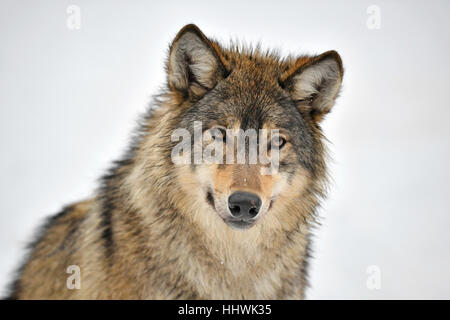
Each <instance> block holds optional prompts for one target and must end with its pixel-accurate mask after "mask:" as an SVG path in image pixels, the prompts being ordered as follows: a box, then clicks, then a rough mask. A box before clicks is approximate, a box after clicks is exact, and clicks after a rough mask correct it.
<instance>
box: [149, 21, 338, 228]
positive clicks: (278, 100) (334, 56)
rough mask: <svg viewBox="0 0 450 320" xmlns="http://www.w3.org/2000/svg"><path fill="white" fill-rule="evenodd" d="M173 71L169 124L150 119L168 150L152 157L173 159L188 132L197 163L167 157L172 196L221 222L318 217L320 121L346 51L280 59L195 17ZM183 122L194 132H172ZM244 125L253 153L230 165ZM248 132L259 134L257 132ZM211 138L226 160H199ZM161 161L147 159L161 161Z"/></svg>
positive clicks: (176, 51)
mask: <svg viewBox="0 0 450 320" xmlns="http://www.w3.org/2000/svg"><path fill="white" fill-rule="evenodd" d="M166 69H167V84H168V89H167V93H166V95H165V97H164V99H163V100H164V102H163V103H161V104H162V105H164V106H165V107H163V108H162V109H161V110H160V111H159V112H160V114H159V116H157V117H159V120H158V121H159V122H160V124H158V125H155V124H149V127H151V129H149V130H151V131H152V134H153V135H156V136H158V137H159V138H158V139H156V138H152V139H153V140H152V141H153V143H148V146H147V147H148V149H150V148H153V149H157V150H163V151H161V152H162V153H163V154H164V155H163V156H162V155H161V156H157V155H155V154H154V155H153V156H152V157H150V158H153V159H154V160H155V161H156V159H161V158H164V159H168V158H169V153H171V157H172V162H174V161H173V154H174V150H177V151H180V150H178V149H177V146H179V145H180V140H183V141H184V147H183V148H181V149H182V152H181V153H182V154H184V156H185V157H187V158H186V159H188V160H189V161H187V162H183V163H181V164H180V163H178V164H174V163H171V164H170V168H168V167H167V164H161V163H160V166H161V167H162V166H164V167H165V168H167V169H166V170H164V171H162V172H164V173H163V174H161V173H160V175H159V176H160V177H161V178H160V179H159V180H158V182H155V183H157V184H158V185H161V186H162V185H166V186H167V185H170V187H169V188H166V189H165V190H166V191H164V192H167V194H164V195H161V196H163V197H167V196H170V197H171V199H172V200H171V202H172V203H173V204H174V205H177V206H178V207H179V208H180V210H182V211H184V212H185V213H186V214H187V215H190V218H191V219H194V220H198V221H201V222H202V223H203V224H208V223H209V224H210V225H211V224H217V223H219V222H217V221H220V223H221V224H222V226H226V227H227V228H229V227H231V228H232V229H234V230H235V229H239V230H246V229H249V228H251V227H254V226H258V225H259V226H260V227H261V228H262V227H266V228H282V229H288V228H293V227H295V226H296V225H297V224H298V221H301V220H304V219H307V218H308V217H310V216H311V215H312V214H313V213H314V208H315V206H316V205H317V203H318V201H319V199H320V198H321V196H323V194H324V182H325V180H326V170H325V169H326V167H325V157H326V153H325V149H324V145H323V142H322V138H323V137H322V133H321V129H320V122H321V120H322V119H323V117H324V115H326V114H327V113H328V112H330V110H331V108H332V107H333V104H334V101H335V99H336V97H337V95H338V93H339V90H340V86H341V82H342V76H343V68H342V62H341V58H340V56H339V55H338V53H337V52H335V51H328V52H325V53H323V54H321V55H318V56H312V57H310V56H300V57H295V58H294V57H289V58H286V59H280V58H279V57H278V56H277V55H275V54H272V53H270V52H267V53H262V52H259V50H256V49H245V48H241V47H238V46H234V47H233V46H232V47H229V48H225V47H222V46H220V45H219V44H218V43H217V42H215V41H213V40H211V39H209V38H207V37H206V36H205V35H204V34H203V33H202V32H201V31H200V29H199V28H198V27H196V26H195V25H187V26H185V27H184V28H183V29H181V30H180V31H179V33H178V34H177V36H176V37H175V39H174V41H173V43H172V44H171V46H170V52H169V57H168V61H167V68H166ZM196 126H197V127H196ZM168 128H169V129H170V130H171V131H170V130H168ZM175 130H182V132H183V133H185V134H186V136H184V137H183V139H181V138H179V139H173V132H174V131H175ZM196 131H197V133H199V134H200V135H201V138H200V139H198V138H195V135H196ZM242 132H243V133H244V139H243V140H241V142H243V145H244V148H243V150H244V158H242V159H244V161H242V159H241V161H235V162H231V163H230V161H227V156H228V155H230V153H231V155H236V157H235V160H236V158H238V156H237V153H238V148H237V147H236V146H235V145H233V144H231V147H230V144H229V142H230V140H233V141H235V138H236V139H237V140H239V137H238V136H239V135H240V134H242ZM248 132H256V134H257V135H256V138H255V139H253V140H252V139H251V138H250V135H248V134H247V133H248ZM246 134H247V135H246ZM181 136H182V135H181ZM171 137H172V139H171ZM169 140H171V141H169ZM208 141H213V144H212V145H214V151H213V152H212V154H214V155H215V156H216V160H217V156H219V159H223V160H224V161H219V162H217V161H216V162H214V161H213V162H208V161H205V159H204V158H202V157H200V158H199V159H200V161H198V160H199V159H196V157H195V149H196V148H198V147H199V144H200V150H203V151H205V150H208ZM252 141H253V142H254V143H255V141H256V145H257V150H258V153H259V154H261V153H263V154H264V157H262V158H261V157H257V159H258V161H256V163H255V162H254V161H253V162H252V161H250V160H251V159H250V158H251V157H250V154H251V152H250V150H249V148H250V145H251V144H252V143H251V142H252ZM166 145H167V146H169V148H166V147H164V146H166ZM185 147H187V148H188V149H190V150H191V151H192V150H194V151H193V152H190V151H189V150H187V149H186V148H185ZM219 151H220V152H219ZM245 151H247V152H246V153H245ZM157 152H159V151H157ZM157 152H156V153H157ZM201 152H202V151H201ZM275 154H276V156H277V161H276V163H275V162H274V161H273V158H274V157H275ZM202 155H204V153H202ZM261 159H265V160H268V161H260V160H261ZM155 161H153V162H152V164H151V165H150V164H147V165H145V164H143V165H142V166H143V167H145V166H146V167H150V166H152V167H153V168H154V167H155V166H156V167H158V165H156V164H155ZM274 166H276V170H271V169H273V167H274ZM264 169H267V170H266V171H264ZM160 171H161V170H160ZM173 172H175V174H173ZM268 172H269V173H268ZM174 186H176V187H175V192H174V191H173V189H174ZM193 208H194V209H193Z"/></svg>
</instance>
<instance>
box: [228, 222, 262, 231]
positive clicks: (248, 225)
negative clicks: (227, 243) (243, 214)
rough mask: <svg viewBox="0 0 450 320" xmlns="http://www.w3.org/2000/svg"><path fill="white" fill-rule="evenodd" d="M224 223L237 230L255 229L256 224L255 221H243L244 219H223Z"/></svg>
mask: <svg viewBox="0 0 450 320" xmlns="http://www.w3.org/2000/svg"><path fill="white" fill-rule="evenodd" d="M223 221H224V222H225V223H226V224H227V225H228V226H230V227H231V228H233V229H236V230H246V229H250V228H251V227H253V226H254V225H255V223H256V221H255V220H253V221H251V220H250V221H249V220H242V219H237V220H236V219H223Z"/></svg>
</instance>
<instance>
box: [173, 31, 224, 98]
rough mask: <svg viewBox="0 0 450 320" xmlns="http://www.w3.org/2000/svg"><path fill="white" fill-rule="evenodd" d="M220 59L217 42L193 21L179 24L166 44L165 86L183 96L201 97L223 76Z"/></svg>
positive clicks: (221, 59)
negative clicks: (175, 34)
mask: <svg viewBox="0 0 450 320" xmlns="http://www.w3.org/2000/svg"><path fill="white" fill-rule="evenodd" d="M226 73H227V72H226V68H225V67H224V59H223V58H222V56H221V54H220V49H219V47H218V45H217V44H215V43H213V42H211V41H210V40H209V39H208V38H206V36H205V35H204V34H203V33H202V32H201V31H200V29H199V28H198V27H197V26H196V25H193V24H189V25H187V26H185V27H184V28H182V29H181V30H180V31H179V32H178V34H177V36H176V37H175V40H174V41H173V42H172V44H171V46H170V53H169V61H168V64H167V77H168V83H169V88H170V89H171V90H172V91H178V92H180V93H181V94H182V95H183V96H184V98H193V97H201V96H202V95H204V94H205V93H206V92H207V91H208V90H211V89H212V88H214V87H215V85H216V84H217V83H218V82H219V81H220V80H221V79H223V78H224V77H225V75H226Z"/></svg>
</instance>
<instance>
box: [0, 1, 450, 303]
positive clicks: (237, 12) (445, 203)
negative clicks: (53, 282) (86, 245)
mask: <svg viewBox="0 0 450 320" xmlns="http://www.w3.org/2000/svg"><path fill="white" fill-rule="evenodd" d="M70 4H75V5H78V6H79V7H80V9H81V29H80V30H70V29H68V28H67V26H66V20H67V17H68V14H67V13H66V9H67V7H68V5H70ZM373 4H375V5H377V6H378V7H379V8H380V10H381V28H380V29H378V30H371V29H369V28H368V27H367V25H366V22H367V19H368V17H369V15H368V14H367V8H368V7H369V5H373ZM449 9H450V2H448V1H374V2H368V1H353V2H349V1H329V2H325V1H299V0H295V1H284V2H282V1H254V2H251V1H242V0H239V1H232V0H228V1H220V2H219V1H218V2H217V4H214V2H213V1H203V2H195V1H179V2H174V1H158V2H157V1H125V0H123V1H100V0H96V1H76V0H73V1H61V0H60V1H56V0H55V1H17V0H13V1H4V0H2V1H1V4H0V41H1V42H0V43H1V47H0V48H1V49H0V146H1V158H0V174H1V176H0V177H1V179H0V194H1V202H0V214H1V215H0V289H1V290H2V291H4V288H5V286H6V284H7V283H8V282H9V281H10V280H11V277H12V271H13V270H14V269H15V268H16V267H17V266H18V264H19V261H20V260H21V257H22V255H23V252H24V250H23V247H24V245H25V244H26V243H27V242H28V241H29V240H30V236H31V235H32V233H33V231H34V230H35V228H36V227H37V226H38V225H39V224H41V223H42V221H43V218H44V217H46V216H48V215H50V214H54V213H56V212H58V211H59V210H60V209H61V207H62V206H63V205H65V204H68V203H70V202H74V201H77V200H80V199H82V198H86V197H88V196H90V195H91V194H92V193H93V192H94V190H95V188H96V186H97V179H98V177H100V175H101V174H102V173H103V172H104V171H105V169H106V168H108V166H109V164H110V163H111V161H112V160H115V159H117V158H118V157H120V155H121V154H122V152H123V151H124V150H125V148H126V145H127V142H128V141H129V136H130V133H131V131H132V129H133V128H134V127H135V120H137V119H138V116H139V114H141V113H142V112H143V111H144V110H145V109H146V105H147V103H148V102H149V101H150V96H151V95H152V94H155V93H157V92H158V88H159V87H160V86H161V84H162V83H163V82H164V80H165V74H164V71H163V66H164V61H165V56H166V51H167V47H168V44H169V42H170V40H171V39H172V38H173V37H174V36H175V34H176V32H177V31H178V30H179V29H180V28H181V27H182V26H183V25H184V24H186V23H191V22H194V23H196V24H197V25H198V26H199V27H200V28H201V29H202V30H203V31H204V32H205V33H206V34H207V35H210V36H214V37H216V38H217V39H219V40H221V41H224V42H225V43H227V42H228V41H229V39H230V38H232V39H241V40H246V41H247V42H253V43H254V42H257V41H261V42H262V44H263V46H264V47H270V48H274V47H275V48H279V49H280V50H281V52H282V53H284V54H287V53H321V52H323V51H326V50H330V49H335V50H337V51H338V52H339V53H340V54H341V56H342V58H343V61H344V65H345V77H344V85H343V92H342V95H341V97H340V99H339V101H338V102H337V104H336V106H335V109H334V111H333V113H332V114H331V115H330V116H329V117H328V118H327V120H326V121H325V123H324V130H325V133H326V135H327V137H328V138H329V140H330V141H331V143H330V145H329V146H330V149H331V151H332V154H333V158H334V163H333V165H332V175H333V177H334V183H333V185H332V188H331V190H330V198H329V199H328V200H327V201H326V202H325V203H324V206H323V209H322V210H321V215H322V217H323V219H322V223H323V225H322V226H321V227H320V228H319V229H318V230H317V232H316V236H315V238H314V239H315V243H314V259H313V260H312V261H311V264H312V265H311V269H310V280H311V288H310V289H309V290H308V291H307V297H308V298H311V299H312V298H320V299H321V298H332V299H334V298H344V299H347V298H364V299H366V298H387V299H393V298H425V299H429V298H447V299H448V298H450V255H449V253H450V232H449V228H450V215H449V214H450V212H449V211H450V210H449V208H450V199H449V198H450V197H449V196H450V192H449V191H450V188H449V186H450V184H449V179H450V170H449V166H450V135H449V134H450V127H449V120H450V119H449V118H450V117H449V116H450V106H449V98H450V97H449V89H450V88H449V74H450V63H449V59H450V58H449V39H450V35H449V33H450V19H449V18H448V14H449V12H450V10H449ZM371 265H376V266H378V267H379V268H380V270H381V289H379V290H369V289H368V287H367V286H366V281H367V279H368V276H369V275H368V274H367V268H368V267H369V266H371Z"/></svg>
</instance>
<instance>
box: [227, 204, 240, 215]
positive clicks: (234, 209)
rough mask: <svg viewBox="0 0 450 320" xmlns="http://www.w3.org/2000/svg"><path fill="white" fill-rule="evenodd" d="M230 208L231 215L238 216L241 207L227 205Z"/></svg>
mask: <svg viewBox="0 0 450 320" xmlns="http://www.w3.org/2000/svg"><path fill="white" fill-rule="evenodd" d="M229 208H230V212H231V214H232V215H233V216H238V215H239V213H240V212H241V208H240V207H239V206H236V205H235V206H233V207H229Z"/></svg>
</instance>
